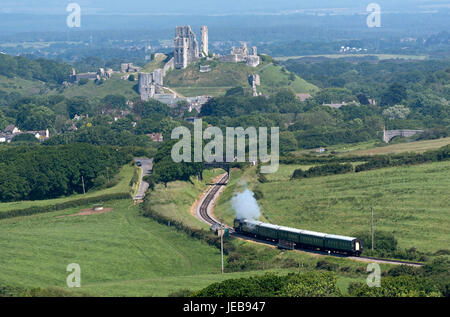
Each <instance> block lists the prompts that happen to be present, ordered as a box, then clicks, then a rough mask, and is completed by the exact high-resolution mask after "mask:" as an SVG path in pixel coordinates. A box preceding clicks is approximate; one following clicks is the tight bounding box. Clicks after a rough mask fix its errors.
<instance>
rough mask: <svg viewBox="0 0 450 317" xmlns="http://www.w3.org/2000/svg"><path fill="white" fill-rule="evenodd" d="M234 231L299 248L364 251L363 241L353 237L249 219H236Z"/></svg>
mask: <svg viewBox="0 0 450 317" xmlns="http://www.w3.org/2000/svg"><path fill="white" fill-rule="evenodd" d="M234 229H235V230H236V232H238V233H242V234H245V235H250V236H253V237H257V238H261V239H265V240H270V241H274V242H279V243H281V242H282V241H286V242H289V243H293V244H295V246H297V247H299V248H309V249H315V250H323V251H329V252H336V253H346V254H353V255H357V256H359V255H360V254H361V252H362V250H363V245H362V242H361V240H359V239H357V238H353V237H346V236H340V235H333V234H326V233H321V232H314V231H309V230H301V229H295V228H289V227H284V226H277V225H273V224H269V223H264V222H260V221H254V220H249V219H235V220H234Z"/></svg>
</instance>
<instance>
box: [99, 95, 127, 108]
mask: <svg viewBox="0 0 450 317" xmlns="http://www.w3.org/2000/svg"><path fill="white" fill-rule="evenodd" d="M101 103H102V105H103V106H104V107H105V108H106V109H119V110H121V109H126V108H127V98H125V97H124V96H122V95H107V96H106V97H104V98H103V99H102V100H101Z"/></svg>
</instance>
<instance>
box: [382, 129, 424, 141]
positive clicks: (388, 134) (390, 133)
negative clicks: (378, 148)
mask: <svg viewBox="0 0 450 317" xmlns="http://www.w3.org/2000/svg"><path fill="white" fill-rule="evenodd" d="M422 132H423V130H383V141H384V142H385V143H389V142H390V141H391V140H392V138H394V137H396V136H402V137H405V138H408V137H410V136H413V135H415V134H417V133H422Z"/></svg>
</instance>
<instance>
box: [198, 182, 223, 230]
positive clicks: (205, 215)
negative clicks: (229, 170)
mask: <svg viewBox="0 0 450 317" xmlns="http://www.w3.org/2000/svg"><path fill="white" fill-rule="evenodd" d="M228 180H229V177H228V174H225V175H224V176H223V177H221V179H220V180H219V182H218V183H217V184H215V185H214V186H213V187H211V189H210V190H209V191H208V192H207V193H206V195H205V196H204V197H203V199H202V201H201V202H200V204H199V206H198V208H197V218H199V219H200V220H202V221H203V222H206V223H207V224H209V225H210V226H213V225H223V226H225V227H226V228H228V229H232V228H231V227H229V226H227V225H225V224H222V223H220V222H219V221H218V220H216V219H215V218H214V217H213V216H212V215H211V213H210V211H211V209H212V206H213V204H214V200H215V198H216V196H217V195H218V193H219V190H220V189H221V188H222V187H223V186H225V185H226V184H227V183H228Z"/></svg>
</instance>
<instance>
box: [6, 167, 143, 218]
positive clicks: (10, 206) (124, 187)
mask: <svg viewBox="0 0 450 317" xmlns="http://www.w3.org/2000/svg"><path fill="white" fill-rule="evenodd" d="M133 172H134V167H132V166H131V165H125V166H124V167H122V169H121V170H120V172H119V174H117V176H116V177H115V181H117V184H116V185H115V186H113V187H110V188H106V189H102V190H97V191H90V192H88V193H86V195H83V194H76V195H71V196H68V197H62V198H55V199H47V200H35V201H15V202H9V203H0V213H2V212H6V211H10V210H16V209H25V208H29V207H35V206H49V205H54V204H59V203H64V202H68V201H72V200H77V199H81V198H92V197H99V196H103V195H108V194H116V193H127V192H130V191H131V188H130V180H131V178H132V177H133Z"/></svg>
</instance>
